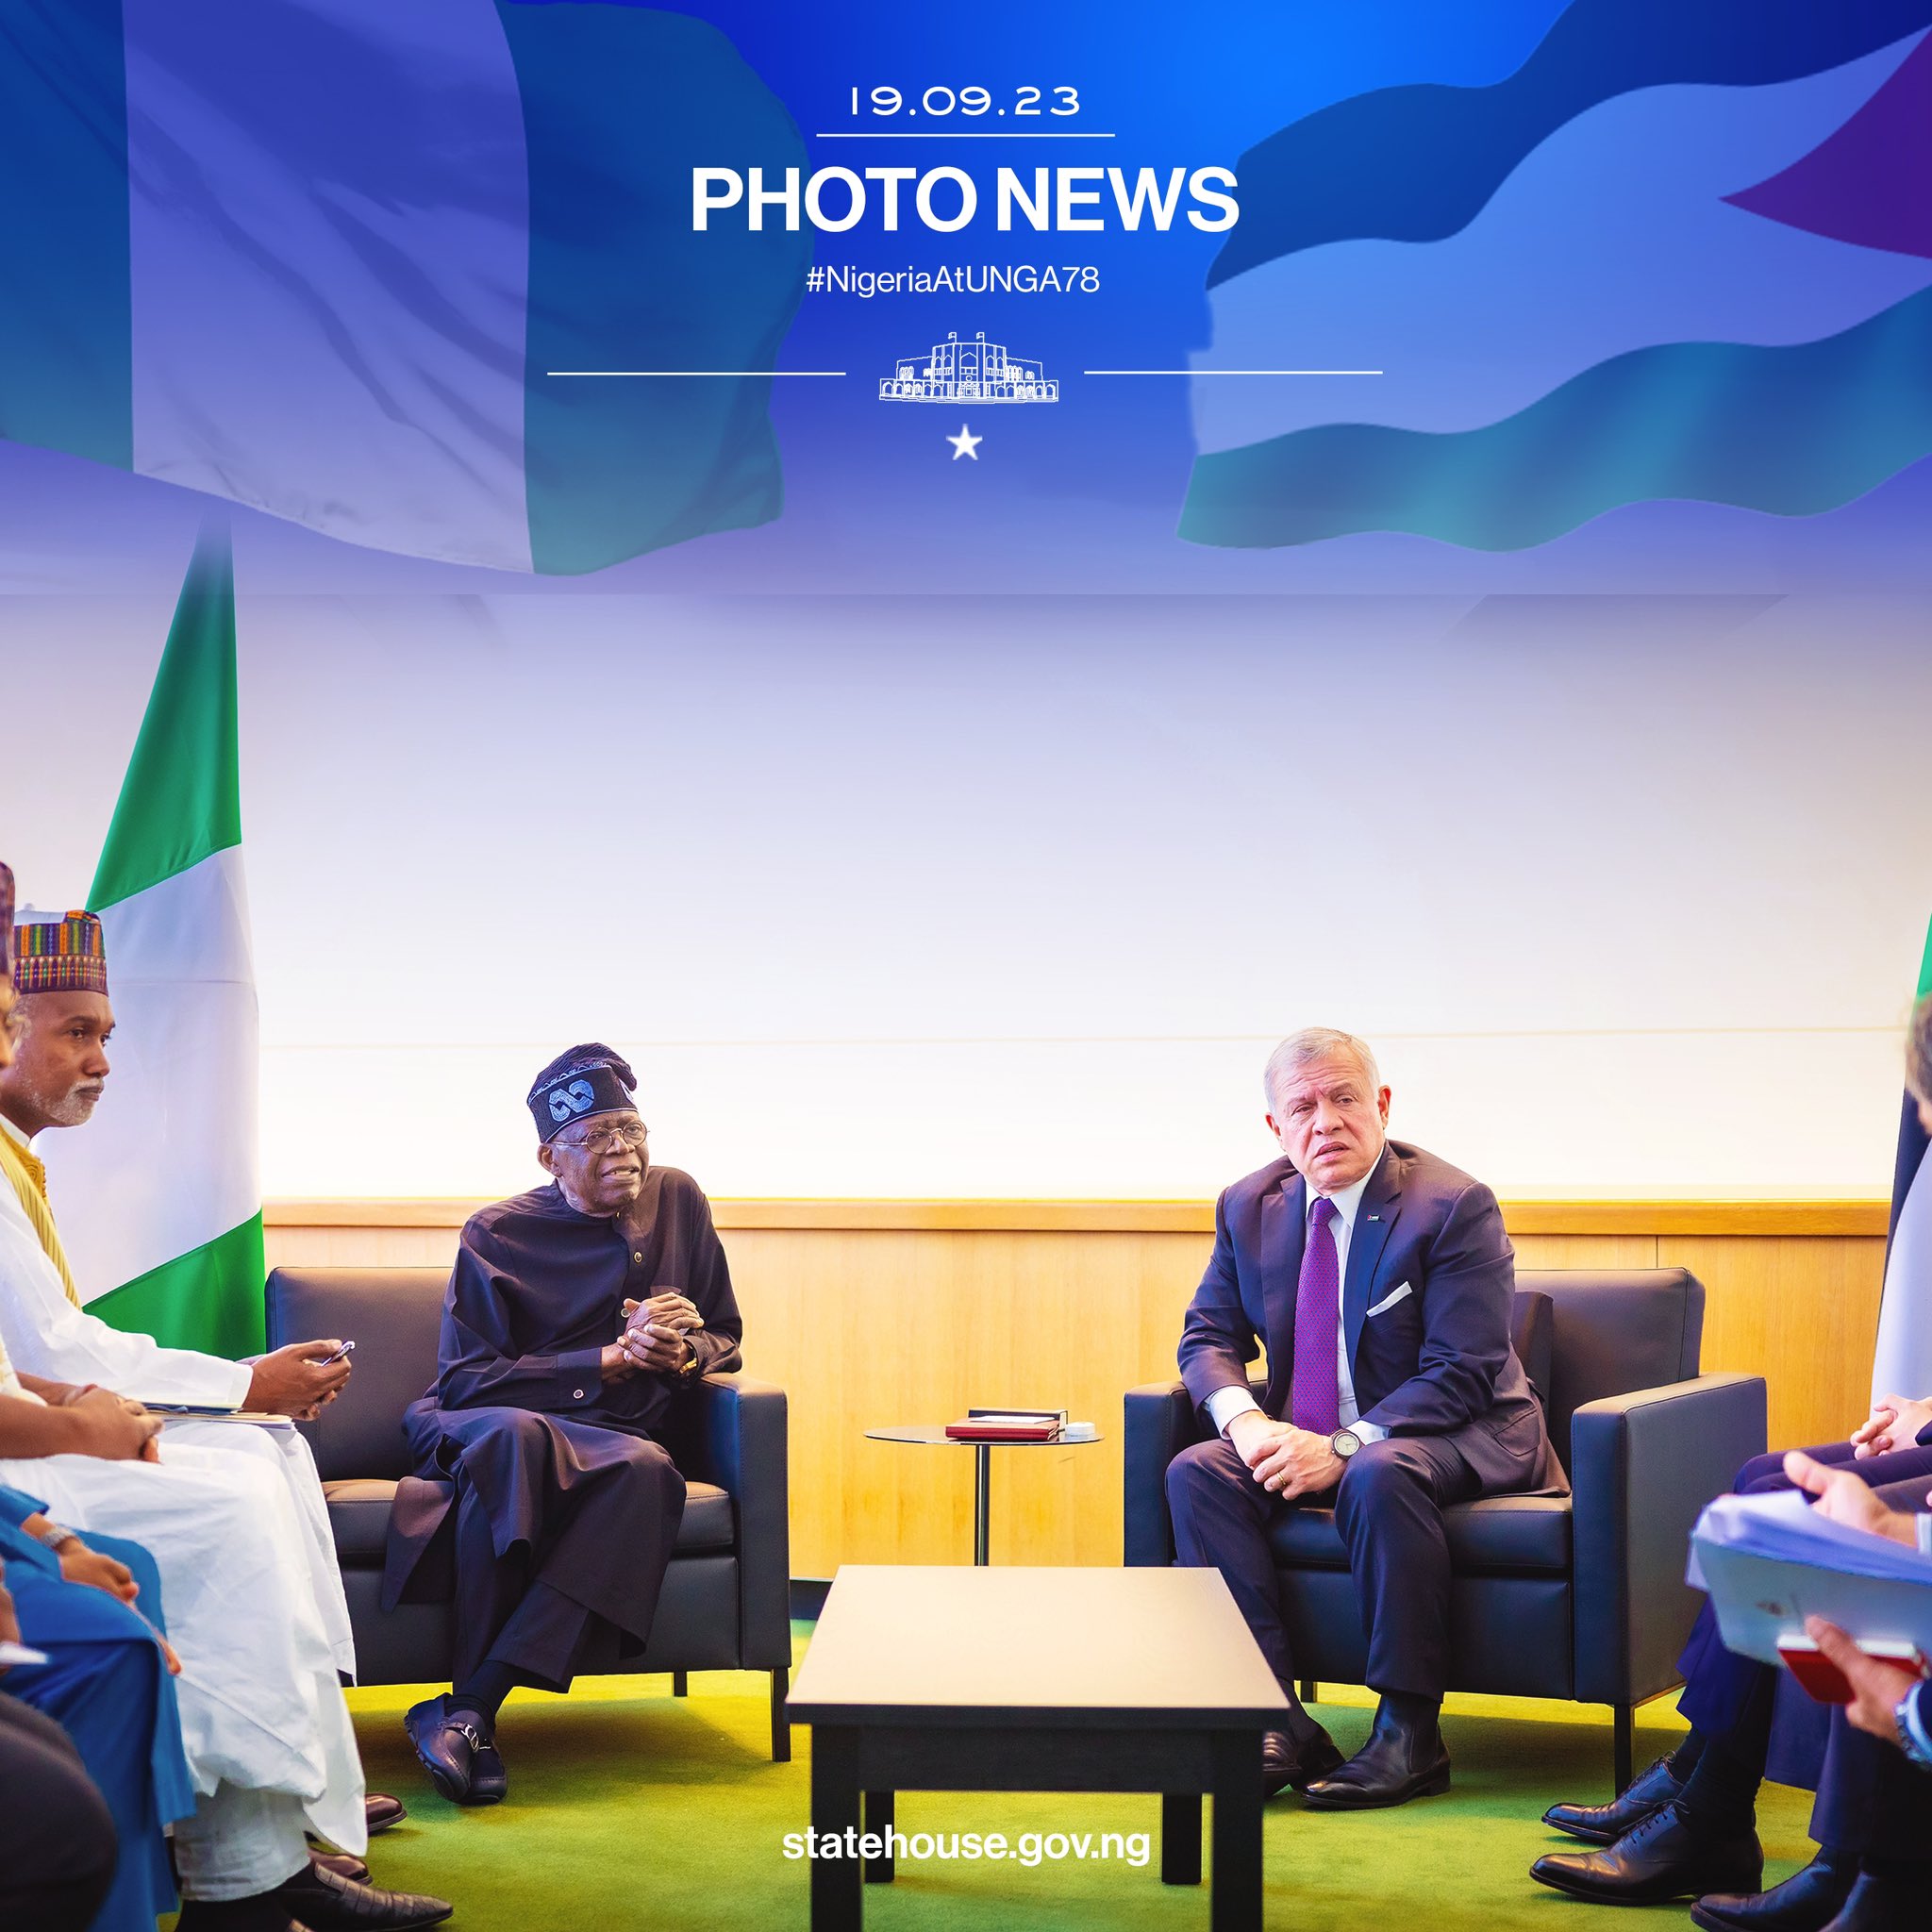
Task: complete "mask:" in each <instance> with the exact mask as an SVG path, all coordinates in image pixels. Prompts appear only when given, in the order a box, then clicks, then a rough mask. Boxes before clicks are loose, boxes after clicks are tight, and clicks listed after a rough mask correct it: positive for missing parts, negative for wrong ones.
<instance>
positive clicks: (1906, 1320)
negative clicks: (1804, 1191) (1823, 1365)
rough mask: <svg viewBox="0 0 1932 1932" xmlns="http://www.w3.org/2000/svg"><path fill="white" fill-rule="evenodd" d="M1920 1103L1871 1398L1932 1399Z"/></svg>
mask: <svg viewBox="0 0 1932 1932" xmlns="http://www.w3.org/2000/svg"><path fill="white" fill-rule="evenodd" d="M1928 992H1932V931H1928V932H1927V933H1926V935H1925V954H1924V959H1923V960H1922V961H1921V963H1920V966H1919V997H1920V998H1921V999H1924V996H1925V995H1926V994H1927V993H1928ZM1926 1148H1927V1138H1926V1134H1925V1130H1924V1127H1922V1126H1921V1125H1920V1124H1919V1104H1918V1102H1917V1101H1916V1100H1915V1099H1913V1097H1912V1095H1911V1093H1910V1092H1909V1091H1907V1094H1906V1100H1905V1108H1904V1109H1903V1111H1902V1112H1901V1113H1900V1115H1899V1122H1898V1158H1897V1159H1896V1160H1895V1161H1894V1162H1893V1165H1892V1175H1891V1239H1890V1242H1889V1243H1888V1245H1887V1247H1886V1250H1885V1292H1884V1298H1883V1300H1881V1301H1880V1303H1879V1305H1878V1350H1877V1353H1876V1355H1875V1356H1874V1357H1873V1362H1872V1399H1873V1400H1874V1402H1876V1401H1877V1400H1878V1398H1879V1397H1880V1396H1881V1395H1905V1396H1909V1397H1912V1398H1915V1399H1916V1398H1918V1397H1922V1396H1924V1395H1928V1394H1932V1174H1928V1173H1927V1171H1926V1170H1927V1168H1928V1166H1932V1162H1928V1161H1927V1160H1926V1158H1925V1154H1926Z"/></svg>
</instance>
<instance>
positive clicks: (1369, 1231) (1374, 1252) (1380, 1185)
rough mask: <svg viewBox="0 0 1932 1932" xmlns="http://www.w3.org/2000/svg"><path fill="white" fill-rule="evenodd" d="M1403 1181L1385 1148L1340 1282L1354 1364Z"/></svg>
mask: <svg viewBox="0 0 1932 1932" xmlns="http://www.w3.org/2000/svg"><path fill="white" fill-rule="evenodd" d="M1401 1198H1402V1182H1401V1178H1400V1175H1399V1174H1398V1172H1397V1163H1396V1158H1395V1152H1394V1150H1393V1149H1392V1148H1385V1149H1384V1151H1383V1155H1382V1160H1381V1165H1380V1166H1378V1167H1377V1168H1376V1169H1375V1173H1374V1178H1373V1179H1372V1180H1371V1181H1370V1182H1369V1184H1368V1186H1367V1187H1366V1188H1365V1189H1363V1191H1362V1198H1361V1204H1360V1206H1359V1207H1357V1209H1356V1215H1355V1230H1354V1232H1353V1233H1352V1234H1351V1235H1350V1236H1349V1238H1348V1272H1347V1274H1345V1275H1344V1276H1343V1278H1342V1283H1341V1323H1342V1326H1343V1328H1345V1329H1346V1330H1347V1333H1348V1359H1349V1361H1350V1363H1351V1364H1353V1363H1354V1362H1355V1360H1356V1357H1357V1354H1358V1353H1359V1351H1360V1349H1361V1341H1362V1323H1363V1322H1364V1321H1365V1320H1366V1319H1367V1317H1368V1311H1369V1302H1370V1300H1371V1298H1372V1297H1371V1295H1370V1290H1371V1289H1372V1288H1373V1287H1374V1282H1375V1270H1376V1269H1377V1268H1379V1267H1380V1266H1381V1264H1382V1250H1383V1248H1384V1247H1385V1246H1386V1245H1387V1244H1388V1241H1389V1230H1390V1229H1391V1227H1393V1226H1394V1225H1395V1216H1396V1213H1397V1211H1398V1203H1399V1202H1400V1200H1401Z"/></svg>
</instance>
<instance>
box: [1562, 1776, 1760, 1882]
mask: <svg viewBox="0 0 1932 1932" xmlns="http://www.w3.org/2000/svg"><path fill="white" fill-rule="evenodd" d="M1529 1875H1530V1876H1531V1877H1532V1878H1534V1879H1535V1880H1536V1881H1537V1883H1538V1884H1539V1885H1552V1886H1555V1887H1556V1889H1557V1890H1558V1891H1567V1892H1568V1893H1569V1894H1570V1896H1571V1897H1572V1898H1588V1899H1596V1900H1599V1901H1601V1902H1602V1903H1604V1904H1606V1905H1619V1906H1654V1905H1662V1904H1663V1903H1664V1902H1665V1901H1666V1900H1667V1899H1674V1898H1702V1897H1704V1896H1705V1894H1706V1893H1707V1892H1713V1891H1756V1890H1758V1889H1759V1888H1760V1887H1761V1886H1762V1885H1763V1883H1764V1847H1763V1846H1762V1845H1760V1844H1759V1843H1758V1842H1757V1833H1756V1832H1755V1831H1753V1830H1752V1829H1751V1828H1750V1826H1748V1825H1746V1826H1744V1827H1743V1828H1742V1829H1741V1830H1740V1829H1737V1828H1732V1829H1729V1830H1724V1829H1722V1828H1720V1829H1717V1830H1713V1829H1711V1828H1710V1827H1709V1826H1708V1825H1707V1824H1704V1823H1703V1821H1702V1820H1701V1819H1697V1818H1695V1817H1693V1816H1692V1815H1691V1813H1689V1812H1687V1811H1686V1810H1685V1809H1684V1807H1683V1806H1682V1805H1681V1804H1678V1803H1677V1802H1675V1801H1673V1802H1672V1803H1670V1804H1668V1805H1666V1806H1664V1807H1662V1808H1661V1809H1660V1810H1657V1811H1653V1812H1652V1813H1651V1814H1650V1816H1649V1817H1648V1818H1646V1819H1644V1820H1643V1821H1642V1822H1641V1824H1634V1825H1632V1826H1631V1827H1630V1829H1629V1830H1628V1831H1626V1832H1625V1833H1624V1836H1623V1837H1622V1838H1620V1839H1619V1840H1617V1841H1616V1843H1615V1844H1613V1845H1606V1846H1605V1847H1604V1848H1603V1850H1601V1851H1597V1852H1577V1853H1569V1852H1557V1853H1551V1854H1548V1855H1546V1856H1545V1857H1541V1858H1539V1859H1538V1860H1537V1861H1536V1863H1535V1864H1534V1865H1532V1866H1531V1867H1530V1868H1529Z"/></svg>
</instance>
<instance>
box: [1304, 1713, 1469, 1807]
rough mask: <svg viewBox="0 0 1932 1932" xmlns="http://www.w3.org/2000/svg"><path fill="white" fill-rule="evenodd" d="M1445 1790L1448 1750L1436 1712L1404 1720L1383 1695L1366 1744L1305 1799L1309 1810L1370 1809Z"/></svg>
mask: <svg viewBox="0 0 1932 1932" xmlns="http://www.w3.org/2000/svg"><path fill="white" fill-rule="evenodd" d="M1448 1789H1449V1747H1448V1746H1447V1745H1446V1744H1445V1743H1443V1741H1442V1733H1441V1729H1440V1728H1439V1727H1438V1725H1437V1723H1436V1715H1435V1712H1434V1710H1433V1709H1431V1710H1430V1712H1429V1714H1428V1716H1427V1717H1426V1719H1424V1720H1423V1721H1421V1722H1418V1723H1409V1722H1405V1721H1404V1720H1403V1719H1402V1718H1400V1717H1398V1716H1397V1715H1396V1714H1395V1712H1394V1710H1393V1709H1392V1708H1391V1706H1390V1703H1389V1700H1388V1699H1387V1698H1386V1697H1385V1698H1384V1699H1383V1700H1382V1704H1381V1707H1380V1708H1379V1709H1378V1710H1377V1711H1376V1712H1375V1727H1374V1730H1372V1731H1371V1732H1370V1733H1369V1741H1368V1742H1367V1743H1366V1744H1364V1745H1363V1746H1362V1748H1361V1749H1360V1750H1359V1751H1357V1753H1356V1754H1355V1756H1354V1757H1351V1758H1350V1759H1349V1760H1348V1762H1347V1763H1346V1764H1344V1765H1342V1766H1341V1769H1340V1770H1338V1771H1336V1772H1335V1773H1333V1774H1331V1775H1329V1776H1327V1777H1324V1778H1320V1779H1318V1780H1317V1781H1316V1782H1315V1783H1313V1784H1311V1785H1310V1786H1309V1787H1308V1788H1307V1791H1306V1792H1305V1793H1304V1794H1303V1795H1304V1796H1305V1797H1306V1798H1307V1805H1308V1808H1309V1810H1311V1811H1372V1810H1378V1809H1380V1808H1382V1807H1385V1806H1389V1805H1406V1804H1407V1803H1408V1801H1409V1800H1410V1799H1411V1798H1433V1797H1435V1796H1436V1795H1437V1794H1438V1793H1439V1792H1441V1791H1446V1790H1448Z"/></svg>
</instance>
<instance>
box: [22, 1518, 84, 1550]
mask: <svg viewBox="0 0 1932 1932" xmlns="http://www.w3.org/2000/svg"><path fill="white" fill-rule="evenodd" d="M32 1534H33V1535H34V1537H35V1538H36V1539H37V1540H38V1541H41V1542H43V1543H45V1544H46V1546H47V1547H48V1548H49V1549H50V1550H58V1549H59V1548H60V1547H61V1545H62V1544H64V1543H71V1542H73V1541H74V1540H75V1533H74V1531H73V1530H71V1529H68V1528H66V1527H65V1526H63V1525H62V1524H58V1523H49V1524H47V1526H46V1528H45V1529H37V1530H35V1531H33V1532H32Z"/></svg>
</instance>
